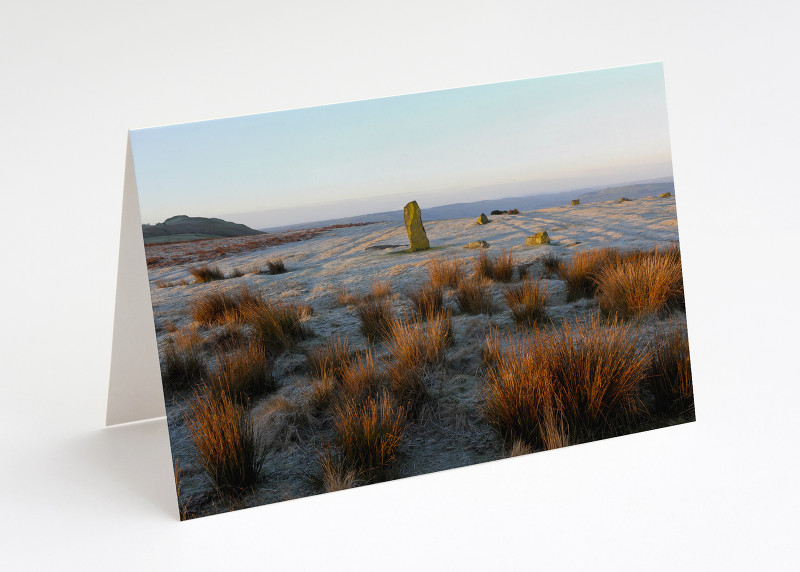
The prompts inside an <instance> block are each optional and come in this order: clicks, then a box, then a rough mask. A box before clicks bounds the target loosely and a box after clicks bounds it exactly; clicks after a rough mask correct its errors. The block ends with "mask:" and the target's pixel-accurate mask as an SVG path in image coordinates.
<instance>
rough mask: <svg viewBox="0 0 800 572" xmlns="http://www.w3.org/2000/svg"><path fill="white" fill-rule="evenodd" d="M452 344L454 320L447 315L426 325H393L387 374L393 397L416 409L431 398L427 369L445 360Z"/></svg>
mask: <svg viewBox="0 0 800 572" xmlns="http://www.w3.org/2000/svg"><path fill="white" fill-rule="evenodd" d="M452 340H453V329H452V320H451V318H450V314H449V313H447V312H445V313H439V314H432V315H430V316H428V318H427V320H426V322H419V321H407V322H404V321H401V320H394V321H393V322H392V324H391V326H390V329H389V342H388V345H389V358H388V359H387V361H386V373H387V375H388V377H389V383H390V387H391V389H392V393H393V394H394V395H395V396H396V397H397V398H398V399H399V400H400V402H401V403H403V404H407V405H408V407H409V408H410V409H414V408H415V407H416V406H417V405H418V404H419V403H421V402H422V401H424V400H425V399H426V398H427V397H428V395H429V393H428V389H427V386H426V385H425V382H424V373H425V368H426V367H427V366H431V365H434V364H436V363H440V362H442V361H443V360H444V355H445V349H446V348H447V346H448V345H450V343H452Z"/></svg>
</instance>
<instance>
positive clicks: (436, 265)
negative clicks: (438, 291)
mask: <svg viewBox="0 0 800 572" xmlns="http://www.w3.org/2000/svg"><path fill="white" fill-rule="evenodd" d="M428 275H429V276H430V279H431V285H432V286H433V287H434V288H444V287H446V286H449V287H450V288H456V287H457V286H458V283H459V282H460V281H461V277H462V272H461V263H460V262H459V261H458V260H457V259H455V258H444V257H440V258H433V257H432V258H430V259H429V260H428Z"/></svg>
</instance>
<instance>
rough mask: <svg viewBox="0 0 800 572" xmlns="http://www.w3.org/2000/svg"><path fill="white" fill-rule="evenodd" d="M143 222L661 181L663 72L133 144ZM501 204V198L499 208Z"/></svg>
mask: <svg viewBox="0 0 800 572" xmlns="http://www.w3.org/2000/svg"><path fill="white" fill-rule="evenodd" d="M131 141H132V145H133V155H134V164H135V169H136V179H137V184H138V188H139V200H140V206H141V211H142V221H143V222H145V223H155V222H159V221H162V220H164V219H165V218H167V217H169V216H172V215H176V214H186V215H190V216H215V217H220V218H224V219H226V220H233V221H235V222H243V223H245V224H248V225H250V226H253V227H255V228H265V227H270V226H279V225H285V224H293V223H299V222H309V221H315V220H321V219H327V218H338V217H343V216H352V215H358V214H366V213H370V212H379V211H385V210H390V209H398V210H400V209H402V208H403V205H404V204H405V203H406V202H407V201H408V200H411V199H416V200H417V201H418V202H419V203H420V206H421V207H422V208H423V209H424V208H425V207H431V206H437V205H441V204H447V203H452V202H464V201H471V200H479V199H486V198H499V197H501V196H508V195H507V191H504V190H503V189H502V188H499V189H492V188H491V186H492V185H498V186H500V185H502V184H503V183H511V182H520V181H529V182H530V186H529V187H528V186H527V185H526V186H525V191H526V192H523V193H519V192H516V193H515V194H516V195H520V194H532V193H537V192H550V191H560V190H568V189H573V188H578V187H586V186H594V185H605V184H614V183H620V182H627V181H632V180H641V179H649V178H656V177H663V176H669V175H671V174H672V167H671V157H670V149H669V133H668V129H667V108H666V100H665V90H664V78H663V71H662V65H661V64H660V63H654V64H643V65H637V66H629V67H624V68H614V69H608V70H600V71H592V72H582V73H574V74H568V75H560V76H552V77H546V78H536V79H528V80H519V81H512V82H505V83H498V84H490V85H482V86H475V87H466V88H459V89H451V90H445V91H435V92H428V93H420V94H414V95H405V96H397V97H389V98H383V99H372V100H366V101H357V102H351V103H341V104H336V105H327V106H322V107H311V108H305V109H296V110H290V111H279V112H275V113H265V114H261V115H249V116H245V117H238V118H231V119H218V120H213V121H204V122H198V123H189V124H182V125H173V126H167V127H156V128H149V129H139V130H135V131H132V132H131ZM504 192H505V194H504Z"/></svg>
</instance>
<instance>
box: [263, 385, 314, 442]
mask: <svg viewBox="0 0 800 572" xmlns="http://www.w3.org/2000/svg"><path fill="white" fill-rule="evenodd" d="M313 413H314V411H312V409H311V408H310V407H309V404H308V403H296V402H294V401H290V400H288V399H286V397H283V396H281V395H275V396H273V397H272V398H271V399H269V400H268V401H267V402H266V403H264V402H261V403H260V404H259V406H258V410H257V412H254V415H256V419H257V422H258V433H257V435H258V437H259V439H260V441H261V442H262V443H263V446H264V447H265V448H266V449H270V450H284V449H286V448H288V447H290V446H292V445H293V444H295V443H299V442H302V439H303V437H302V433H305V432H306V431H307V429H308V427H310V426H311V425H312V424H313V423H314V416H313Z"/></svg>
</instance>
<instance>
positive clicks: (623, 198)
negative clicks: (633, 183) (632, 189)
mask: <svg viewBox="0 0 800 572" xmlns="http://www.w3.org/2000/svg"><path fill="white" fill-rule="evenodd" d="M617 202H618V203H629V202H631V200H630V199H629V198H626V197H620V198H619V200H618V201H617Z"/></svg>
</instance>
